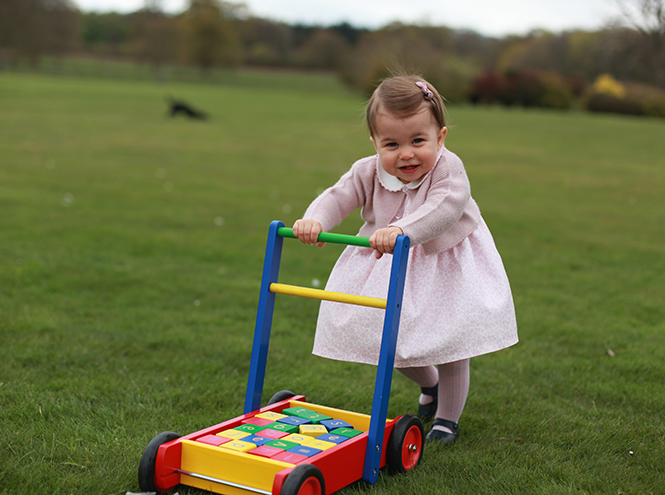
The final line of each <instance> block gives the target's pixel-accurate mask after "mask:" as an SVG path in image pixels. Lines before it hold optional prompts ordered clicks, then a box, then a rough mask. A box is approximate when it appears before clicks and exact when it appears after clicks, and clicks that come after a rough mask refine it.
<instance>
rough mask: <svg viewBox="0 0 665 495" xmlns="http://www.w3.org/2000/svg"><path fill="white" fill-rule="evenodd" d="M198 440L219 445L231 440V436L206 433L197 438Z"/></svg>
mask: <svg viewBox="0 0 665 495" xmlns="http://www.w3.org/2000/svg"><path fill="white" fill-rule="evenodd" d="M196 441H197V442H201V443H206V444H208V445H214V446H215V447H218V446H220V445H222V444H223V443H226V442H230V441H231V439H230V438H224V437H218V436H217V435H206V436H204V437H201V438H197V439H196Z"/></svg>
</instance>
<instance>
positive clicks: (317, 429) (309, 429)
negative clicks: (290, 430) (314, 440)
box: [298, 425, 328, 437]
mask: <svg viewBox="0 0 665 495" xmlns="http://www.w3.org/2000/svg"><path fill="white" fill-rule="evenodd" d="M298 429H299V430H300V434H301V435H307V436H308V437H319V436H321V435H323V434H324V433H328V430H326V427H325V426H322V425H300V428H298Z"/></svg>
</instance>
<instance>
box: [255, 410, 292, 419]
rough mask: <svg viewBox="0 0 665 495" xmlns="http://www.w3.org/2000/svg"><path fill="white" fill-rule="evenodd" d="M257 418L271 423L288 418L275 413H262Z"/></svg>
mask: <svg viewBox="0 0 665 495" xmlns="http://www.w3.org/2000/svg"><path fill="white" fill-rule="evenodd" d="M256 417H257V418H263V419H270V420H272V421H277V420H278V419H282V418H286V417H288V416H287V415H286V414H280V413H276V412H264V413H259V414H257V415H256Z"/></svg>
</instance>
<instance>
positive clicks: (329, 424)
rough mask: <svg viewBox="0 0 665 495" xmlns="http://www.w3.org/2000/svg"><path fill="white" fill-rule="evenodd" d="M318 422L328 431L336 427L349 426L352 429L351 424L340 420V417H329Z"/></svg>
mask: <svg viewBox="0 0 665 495" xmlns="http://www.w3.org/2000/svg"><path fill="white" fill-rule="evenodd" d="M319 424H321V425H323V426H325V427H326V430H328V431H332V430H334V429H336V428H351V429H353V426H351V425H350V424H349V423H347V422H346V421H342V420H341V419H329V420H326V421H321V422H320V423H319Z"/></svg>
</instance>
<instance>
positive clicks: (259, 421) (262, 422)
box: [242, 416, 274, 426]
mask: <svg viewBox="0 0 665 495" xmlns="http://www.w3.org/2000/svg"><path fill="white" fill-rule="evenodd" d="M242 422H243V423H244V424H247V425H256V426H268V425H269V424H270V423H274V421H271V420H269V419H265V418H257V417H256V416H255V417H253V418H249V419H243V421H242Z"/></svg>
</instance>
